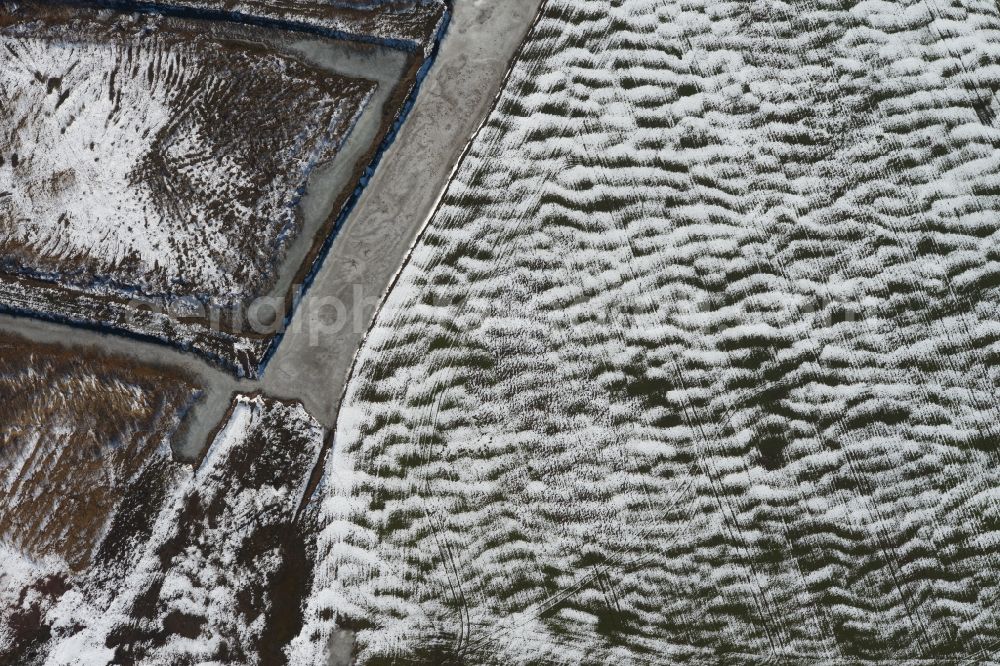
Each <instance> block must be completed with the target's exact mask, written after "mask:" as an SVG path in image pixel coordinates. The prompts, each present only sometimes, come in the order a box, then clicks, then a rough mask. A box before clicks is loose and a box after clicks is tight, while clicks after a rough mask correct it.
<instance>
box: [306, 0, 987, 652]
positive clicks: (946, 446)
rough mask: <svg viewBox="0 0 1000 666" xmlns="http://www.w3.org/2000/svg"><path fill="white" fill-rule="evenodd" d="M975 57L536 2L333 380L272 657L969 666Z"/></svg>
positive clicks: (716, 18)
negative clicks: (307, 579)
mask: <svg viewBox="0 0 1000 666" xmlns="http://www.w3.org/2000/svg"><path fill="white" fill-rule="evenodd" d="M998 34H1000V11H998V8H997V6H996V4H995V3H992V2H978V1H976V0H961V1H957V2H940V1H936V0H921V1H919V2H918V1H907V0H901V1H900V2H894V3H888V2H876V1H871V2H859V3H842V2H833V1H819V2H817V1H809V2H802V3H783V2H777V1H774V0H765V1H761V2H754V3H743V2H707V1H706V2H702V1H693V2H690V1H689V2H673V1H667V2H662V1H657V2H647V1H646V0H624V1H623V2H608V1H607V0H582V1H577V0H574V1H572V2H569V1H564V0H552V1H550V2H549V3H548V4H547V5H546V7H545V9H544V16H543V18H542V20H541V21H540V23H539V24H538V25H537V27H536V28H535V30H534V32H533V34H532V36H531V38H530V39H529V41H528V43H527V46H526V49H525V51H524V53H523V54H522V57H521V58H520V60H519V62H518V64H517V66H516V67H515V70H514V72H513V75H512V77H511V80H510V82H509V84H508V85H507V87H506V89H505V92H504V94H503V97H502V99H501V101H500V104H499V107H498V109H497V110H496V111H495V112H494V113H493V114H492V116H491V117H490V120H489V121H488V123H487V125H486V127H485V129H484V130H483V131H482V132H481V133H480V134H479V136H478V137H477V139H476V141H475V142H474V144H473V146H472V149H471V151H470V152H469V154H468V156H467V157H466V159H465V160H464V162H463V164H462V166H461V167H460V169H459V170H458V173H457V175H456V177H455V179H454V180H453V182H452V183H451V185H450V187H449V189H448V192H447V193H446V195H445V197H444V201H443V205H442V207H441V208H440V210H439V211H438V212H437V214H436V215H435V217H434V218H433V219H432V221H431V223H430V224H429V226H428V228H427V230H426V231H425V233H424V234H423V236H422V238H421V240H420V242H419V243H418V245H417V247H416V249H415V250H414V252H413V254H412V256H411V258H410V260H409V262H408V263H407V265H406V266H405V268H404V269H403V271H402V273H401V275H400V277H399V280H398V282H397V283H396V285H395V286H394V288H393V290H392V292H391V294H390V296H389V298H388V301H387V302H386V304H385V306H384V308H383V309H382V310H381V312H380V313H379V315H378V318H377V320H376V323H375V326H374V328H373V329H372V331H371V332H370V334H369V335H368V338H367V340H366V341H365V344H364V346H363V348H362V350H361V352H360V353H359V355H358V358H357V363H356V366H355V369H354V371H353V373H352V376H351V379H350V382H349V385H348V389H347V393H346V396H345V399H344V404H343V407H342V409H341V412H340V416H339V420H338V423H337V431H336V438H335V446H334V449H333V453H332V455H331V457H330V458H329V461H328V466H327V469H326V476H325V480H324V485H323V486H322V487H321V489H320V493H319V496H318V497H317V500H318V501H319V503H320V504H319V506H320V519H321V522H322V524H323V525H324V531H323V532H322V535H321V537H320V542H319V553H318V557H319V562H320V565H319V569H318V575H317V580H316V584H315V586H314V589H313V593H312V598H311V602H310V607H309V609H308V612H307V616H306V619H307V623H306V627H305V630H304V631H303V633H302V634H301V636H300V637H299V639H298V640H297V642H296V643H295V650H296V652H295V653H294V654H295V656H296V658H298V659H299V660H300V662H301V663H311V662H312V661H314V660H315V656H316V655H317V654H323V653H325V652H327V651H328V650H329V649H330V641H331V639H336V637H338V636H340V635H341V633H342V632H344V631H347V632H354V633H355V634H356V637H357V641H358V642H357V648H358V650H359V657H360V659H361V661H363V662H364V661H376V660H380V659H400V660H413V661H417V662H421V663H444V662H446V661H449V660H451V661H454V662H462V661H465V662H468V663H498V664H517V663H524V664H527V663H539V662H552V663H580V662H595V663H606V662H614V663H661V662H662V661H671V660H679V659H689V660H695V661H702V660H708V661H711V662H712V663H715V662H717V660H719V659H720V658H729V659H733V660H740V661H751V662H756V661H775V660H788V661H804V660H824V661H831V662H836V661H840V662H844V661H852V660H880V659H889V660H897V661H899V660H921V659H926V660H938V659H958V660H961V659H968V660H970V661H975V660H981V659H982V660H989V659H991V658H992V656H993V654H994V651H995V649H996V646H997V644H998V643H1000V616H998V614H997V604H998V599H1000V576H998V571H997V561H996V556H995V550H996V549H995V545H996V539H997V536H996V534H997V532H996V527H997V511H998V506H1000V505H998V503H997V499H996V487H997V482H998V480H1000V479H998V478H997V472H996V456H997V444H998V435H997V422H998V406H997V401H996V394H997V383H998V380H1000V377H998V370H997V358H998V356H997V355H998V353H1000V329H998V325H997V323H996V322H997V315H998V304H1000V292H998V286H997V285H998V284H1000V279H998V276H1000V263H998V260H997V257H998V256H1000V255H998V251H997V241H998V239H1000V222H998V220H1000V217H998V215H997V213H998V210H997V206H998V203H1000V200H998V199H997V196H996V194H997V191H998V190H997V176H996V170H997V162H998V160H1000V149H998V145H1000V144H998V137H997V134H996V130H995V129H994V127H993V125H994V118H995V115H996V111H997V109H996V100H995V96H994V92H993V91H994V90H996V89H997V88H1000V68H998V64H1000V47H998V41H997V35H998ZM337 640H339V639H337ZM334 642H335V643H336V640H334Z"/></svg>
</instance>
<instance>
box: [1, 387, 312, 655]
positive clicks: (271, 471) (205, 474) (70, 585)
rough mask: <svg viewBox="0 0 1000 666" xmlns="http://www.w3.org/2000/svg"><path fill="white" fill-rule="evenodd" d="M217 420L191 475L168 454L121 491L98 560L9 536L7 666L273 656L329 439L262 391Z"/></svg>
mask: <svg viewBox="0 0 1000 666" xmlns="http://www.w3.org/2000/svg"><path fill="white" fill-rule="evenodd" d="M220 426H221V427H220V430H219V432H218V433H217V434H216V436H215V438H214V440H213V442H212V445H211V447H210V448H209V450H208V452H207V454H206V456H205V458H204V460H202V461H201V463H200V465H199V466H198V468H197V469H196V470H192V469H191V468H190V467H189V466H186V465H179V464H176V463H172V462H170V461H169V459H168V458H166V457H161V458H160V460H159V461H158V462H157V464H155V465H151V466H150V469H151V470H153V471H152V473H149V474H146V475H145V476H144V477H142V478H140V479H138V481H136V482H135V483H136V484H137V487H138V488H140V492H138V493H135V494H134V495H129V494H126V493H123V495H125V497H126V499H127V500H128V502H127V503H125V504H123V506H122V507H121V508H119V510H118V511H117V512H116V513H115V515H114V520H113V526H112V527H111V529H109V530H107V532H106V533H105V534H102V535H100V536H101V539H99V547H98V552H97V555H96V558H95V560H94V562H93V564H92V566H89V567H86V568H83V569H80V570H75V569H73V567H72V566H70V563H68V562H67V561H66V559H65V558H61V557H59V556H56V555H48V556H44V557H43V556H39V555H37V554H36V553H34V552H32V551H30V550H25V549H23V548H18V547H12V546H11V545H9V544H10V543H17V542H18V538H17V537H18V536H19V535H20V534H22V533H23V530H20V531H19V530H17V529H14V530H8V531H7V532H6V533H4V535H3V537H4V538H3V539H2V540H0V555H2V556H3V557H4V562H5V564H4V565H3V567H2V569H0V661H3V662H4V663H40V664H42V663H44V664H52V665H58V664H64V665H70V664H74V665H79V666H94V665H95V664H107V663H116V664H134V663H142V664H179V663H240V664H261V663H275V662H274V658H275V655H278V656H279V657H280V654H281V652H280V651H281V647H282V646H283V645H286V644H287V643H288V641H289V640H290V639H291V638H292V636H294V634H295V632H296V631H297V630H298V627H299V626H300V625H299V621H300V618H301V611H300V602H301V600H302V598H303V596H304V594H305V592H306V589H307V584H308V577H309V573H310V571H311V556H310V551H309V548H308V546H307V543H308V540H309V535H310V531H309V530H308V529H306V528H305V527H303V522H302V520H301V518H300V514H301V507H302V504H303V500H304V495H305V493H306V491H307V486H308V484H309V482H310V478H311V475H312V471H313V469H314V467H315V465H316V463H317V460H318V457H319V455H320V451H321V449H322V446H323V441H324V437H325V435H324V432H323V429H322V428H321V427H320V426H319V425H318V424H317V423H316V422H315V421H314V420H313V419H312V418H311V417H309V415H308V414H306V412H305V410H304V409H302V407H301V406H300V405H297V404H289V403H282V402H279V401H275V400H271V399H266V398H262V397H259V396H246V395H241V396H237V397H236V398H235V400H234V403H233V409H232V411H231V413H230V415H229V417H228V418H227V420H226V421H225V423H223V424H220ZM161 453H162V451H161ZM67 471H70V470H67ZM53 494H54V495H61V494H60V493H58V492H56V491H54V492H53ZM64 509H65V507H64ZM63 520H65V521H67V523H68V524H69V525H70V526H72V527H75V528H77V529H79V528H80V526H81V522H82V521H83V518H81V517H80V516H79V514H75V513H70V514H69V515H68V516H67V517H64V518H63ZM11 537H13V539H11Z"/></svg>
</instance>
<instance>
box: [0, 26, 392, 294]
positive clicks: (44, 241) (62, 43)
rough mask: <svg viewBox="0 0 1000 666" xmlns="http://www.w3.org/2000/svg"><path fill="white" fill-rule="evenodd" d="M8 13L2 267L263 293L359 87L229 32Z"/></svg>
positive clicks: (144, 286) (173, 287)
mask: <svg viewBox="0 0 1000 666" xmlns="http://www.w3.org/2000/svg"><path fill="white" fill-rule="evenodd" d="M12 16H14V17H16V18H19V19H20V21H16V22H14V23H13V24H11V25H6V26H4V28H3V30H2V31H0V45H2V46H3V48H4V50H5V55H4V66H3V68H2V69H0V77H2V78H0V105H2V106H3V108H4V109H6V112H5V114H4V121H3V125H2V130H0V133H2V135H3V136H4V140H3V143H2V144H0V155H2V156H3V157H2V158H0V159H2V160H3V162H2V164H0V251H2V252H3V256H4V261H3V267H4V269H5V270H6V272H7V273H8V274H12V275H17V276H25V277H41V278H42V279H45V280H51V281H54V282H57V283H59V284H61V285H72V286H74V287H76V288H79V289H83V290H86V291H90V292H93V293H105V292H111V293H118V294H121V295H123V296H125V297H127V296H128V295H130V294H132V293H136V292H137V293H139V294H141V295H144V296H152V297H157V296H162V297H166V298H177V297H197V298H199V299H200V300H201V301H202V302H204V303H208V304H211V305H212V306H214V307H217V308H230V307H233V306H234V305H236V304H239V303H243V302H245V301H247V300H248V299H250V298H252V297H253V296H256V295H259V294H262V293H266V292H267V291H268V289H269V288H270V286H271V285H272V284H273V283H274V282H275V281H276V279H277V265H278V260H279V259H280V257H281V256H282V255H283V254H284V252H285V250H286V248H287V245H288V243H289V242H290V240H291V239H293V238H295V237H296V235H297V234H298V232H299V226H300V219H299V215H298V213H297V211H296V209H295V208H294V207H293V206H292V204H293V203H294V202H295V201H296V199H297V198H298V194H297V190H299V189H300V188H301V187H303V186H304V184H305V180H306V176H307V174H308V172H309V171H310V170H311V169H312V168H313V167H314V166H315V165H316V164H317V163H320V162H324V161H326V160H329V159H330V158H331V157H332V156H333V155H334V154H335V153H336V150H337V148H338V147H339V146H340V144H341V142H342V141H343V139H344V137H345V135H346V134H347V132H348V131H349V130H350V129H351V127H352V126H353V124H354V121H355V119H356V118H357V117H358V115H360V113H361V111H362V109H363V108H364V105H365V104H366V102H367V100H368V98H369V97H370V96H371V95H372V93H373V92H374V87H375V86H374V84H373V83H372V82H369V81H367V80H365V79H361V78H347V77H341V76H335V75H331V74H330V73H329V72H327V71H325V70H322V69H319V68H316V67H310V66H308V65H306V64H304V63H302V62H299V61H296V60H295V59H293V58H291V57H289V56H288V55H284V54H281V53H280V52H268V51H265V50H264V49H263V48H260V47H258V48H247V46H246V43H245V42H237V41H236V40H237V39H239V38H241V37H242V38H244V39H245V38H247V37H248V36H249V35H242V34H241V33H239V32H236V31H234V32H232V34H230V35H229V36H228V39H227V38H226V36H224V35H223V34H222V31H219V34H217V35H216V34H211V33H202V32H200V31H198V30H196V26H192V25H185V24H183V23H179V22H177V21H167V20H159V19H156V18H135V17H132V16H128V15H117V16H116V15H113V14H104V15H98V14H88V13H87V12H86V11H83V12H81V13H80V14H78V18H74V19H68V20H62V19H59V18H58V17H59V16H60V15H59V14H58V13H55V12H53V13H51V14H44V13H39V14H29V15H26V16H20V14H19V13H17V12H15V13H14V14H12ZM112 17H114V18H112ZM39 19H40V20H39ZM44 21H49V22H50V25H45V23H44Z"/></svg>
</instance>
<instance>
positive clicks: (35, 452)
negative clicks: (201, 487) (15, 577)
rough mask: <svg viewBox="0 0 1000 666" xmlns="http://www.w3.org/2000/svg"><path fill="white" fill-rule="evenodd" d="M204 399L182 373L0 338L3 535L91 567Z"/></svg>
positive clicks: (29, 549)
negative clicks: (130, 499) (136, 489)
mask: <svg viewBox="0 0 1000 666" xmlns="http://www.w3.org/2000/svg"><path fill="white" fill-rule="evenodd" d="M197 396H198V389H197V388H196V387H195V386H194V385H193V384H192V383H191V381H190V380H189V379H188V378H187V377H185V376H183V375H181V374H179V373H177V372H176V371H172V370H168V369H164V368H152V367H143V366H139V365H135V364H133V363H132V362H130V361H128V360H126V359H121V358H114V357H108V356H105V355H103V354H98V353H96V352H92V351H88V350H80V349H78V348H62V347H56V346H50V345H38V344H34V343H31V342H29V341H27V340H24V339H19V338H14V337H12V336H9V335H0V461H2V469H0V541H3V542H5V543H7V544H8V545H10V546H13V547H15V548H17V549H20V550H22V551H23V552H24V553H25V554H26V555H28V556H30V557H32V558H36V559H40V558H45V557H51V556H55V557H58V558H61V559H64V560H65V561H66V563H67V565H68V566H69V567H70V568H71V569H73V570H79V569H82V568H85V567H86V566H88V564H89V563H90V561H91V558H92V557H93V555H94V553H95V552H96V550H97V548H98V547H99V545H100V543H101V541H102V539H103V538H104V536H105V534H106V533H107V532H108V530H109V528H110V526H111V523H112V521H113V520H114V518H115V515H116V513H117V512H118V510H119V508H120V507H121V505H122V502H123V500H124V499H125V498H126V497H127V496H128V495H129V493H130V491H131V489H132V487H133V486H134V485H135V484H136V483H137V482H139V481H140V480H142V479H143V475H144V474H145V473H147V470H148V469H149V468H150V466H151V465H156V464H159V463H158V461H160V460H161V459H166V458H169V442H170V439H171V438H172V437H173V436H174V435H175V434H177V432H178V428H179V426H180V423H181V421H182V419H183V417H184V415H185V413H186V412H187V410H188V408H189V407H190V405H191V404H192V402H193V401H194V400H195V399H196V397H197Z"/></svg>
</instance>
